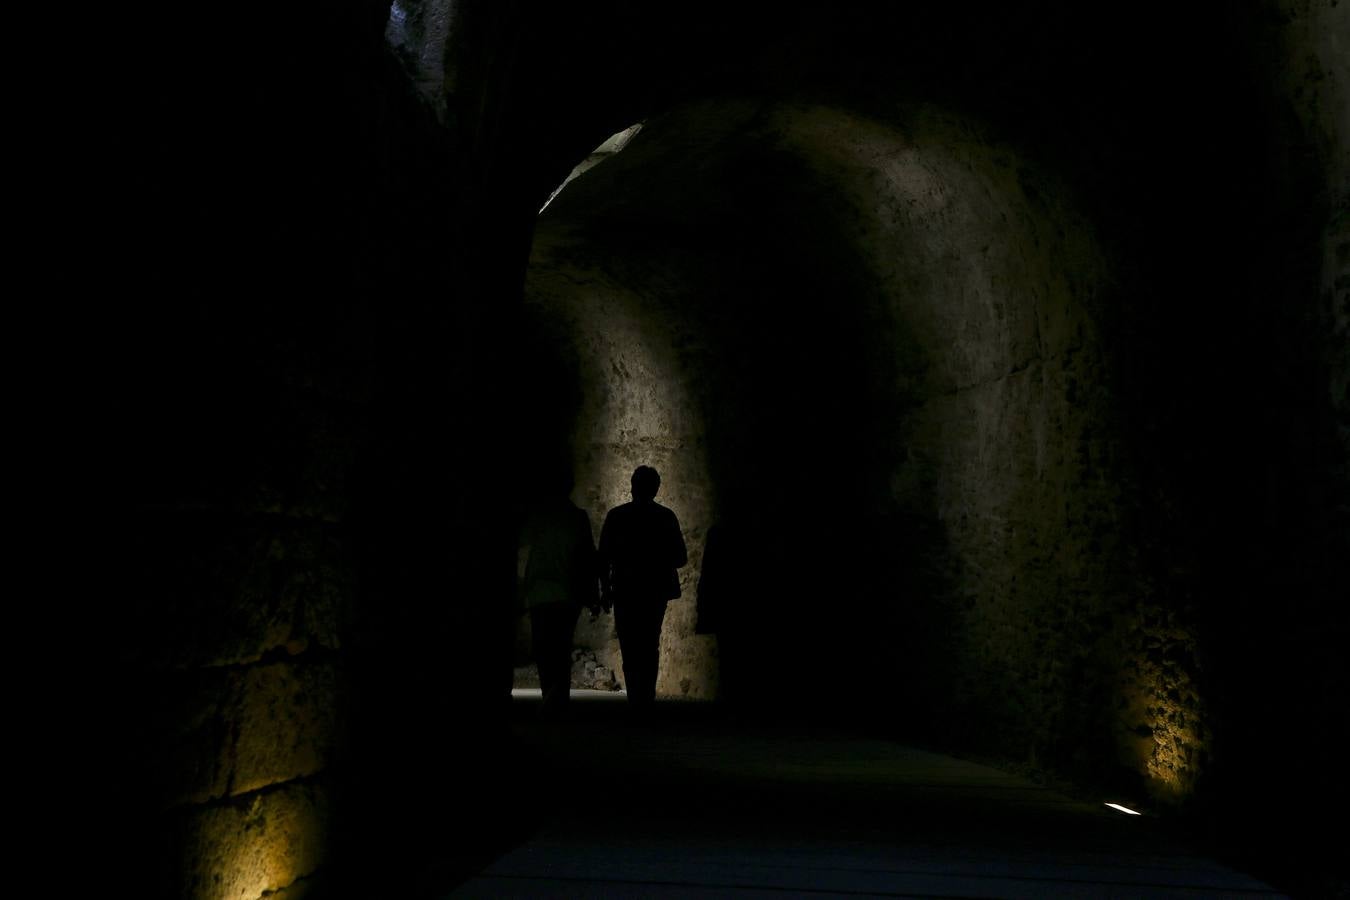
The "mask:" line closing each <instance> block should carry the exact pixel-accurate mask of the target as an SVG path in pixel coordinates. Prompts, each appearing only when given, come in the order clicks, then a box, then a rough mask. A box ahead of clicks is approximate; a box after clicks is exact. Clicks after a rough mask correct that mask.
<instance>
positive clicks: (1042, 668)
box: [524, 100, 1148, 755]
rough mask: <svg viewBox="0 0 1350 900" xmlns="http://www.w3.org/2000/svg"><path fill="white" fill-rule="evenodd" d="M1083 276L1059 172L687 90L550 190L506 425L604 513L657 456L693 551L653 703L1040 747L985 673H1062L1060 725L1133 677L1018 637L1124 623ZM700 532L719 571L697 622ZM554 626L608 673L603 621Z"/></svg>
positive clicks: (1081, 650)
mask: <svg viewBox="0 0 1350 900" xmlns="http://www.w3.org/2000/svg"><path fill="white" fill-rule="evenodd" d="M1102 277H1103V263H1102V262H1101V260H1100V256H1099V254H1098V252H1097V251H1096V249H1095V247H1094V244H1093V242H1092V239H1091V231H1090V229H1088V228H1086V227H1085V226H1084V225H1083V223H1082V222H1081V220H1080V219H1079V218H1078V217H1077V216H1076V214H1075V213H1074V212H1073V210H1072V207H1071V205H1070V204H1068V203H1067V202H1065V201H1064V199H1063V191H1062V190H1061V189H1060V188H1059V187H1058V186H1057V185H1056V183H1055V181H1054V179H1053V178H1051V177H1049V176H1047V175H1045V174H1043V173H1038V172H1036V171H1035V170H1034V168H1033V167H1032V166H1030V164H1028V163H1026V162H1025V161H1020V160H1017V158H1016V157H1015V156H1013V155H1012V154H1011V151H1009V150H1008V149H1007V148H1003V147H998V146H996V145H994V144H993V143H992V142H990V141H988V140H987V139H986V138H985V137H984V136H982V135H981V134H980V132H979V131H978V129H977V128H976V127H974V126H973V125H971V124H970V123H968V122H964V121H961V120H959V119H957V118H955V117H946V116H942V115H939V114H936V113H929V114H926V115H924V116H918V117H914V118H912V119H910V120H908V121H905V120H897V121H879V120H874V119H868V118H865V117H860V116H857V115H854V114H851V113H849V112H846V111H844V110H840V109H835V108H829V107H824V106H792V105H788V104H772V103H757V102H749V101H735V100H731V101H718V102H707V103H703V104H694V105H691V106H687V107H683V108H680V109H677V110H675V111H672V112H671V113H668V114H666V115H664V116H661V117H658V118H655V119H653V120H651V121H649V122H647V123H646V124H645V126H644V127H643V129H642V132H641V134H640V135H638V136H637V137H636V138H635V139H634V140H633V141H632V143H631V144H630V145H629V146H628V147H627V148H626V149H625V150H624V152H623V153H622V154H619V155H615V156H613V157H612V158H611V159H609V160H608V161H607V162H606V163H605V164H604V165H602V166H598V167H595V168H593V169H591V170H590V171H588V172H586V173H585V174H583V175H581V176H580V177H579V178H577V179H576V180H575V181H574V182H572V183H571V184H569V185H568V186H567V188H566V190H564V191H562V192H561V193H560V194H558V195H557V196H556V197H555V198H554V199H553V201H552V202H551V204H550V205H549V207H548V208H547V209H546V210H545V211H544V213H543V214H542V216H541V218H540V220H539V223H538V227H537V230H536V236H535V243H534V250H533V253H532V256H531V263H530V267H529V269H528V272H527V278H526V306H525V315H526V319H527V320H528V322H529V323H530V325H529V328H528V331H529V332H530V333H531V334H532V336H533V337H532V339H531V346H532V347H534V348H536V349H534V350H532V351H531V353H530V354H528V356H529V358H530V359H531V360H532V361H533V364H532V365H527V366H526V367H525V376H524V382H525V384H526V385H539V386H541V390H540V392H539V394H538V395H537V397H536V400H537V401H538V409H537V410H536V411H535V412H534V413H532V414H531V415H528V416H527V417H526V418H527V420H531V421H533V422H534V423H536V424H537V425H538V429H537V430H538V437H537V439H536V440H535V441H534V442H535V443H537V444H538V445H540V446H548V447H558V448H564V449H562V450H561V452H563V453H565V454H566V455H569V456H570V458H571V460H572V461H573V463H574V467H575V475H576V491H575V493H574V498H575V499H576V501H577V502H578V504H579V505H581V506H583V507H584V508H586V509H587V510H588V511H589V512H590V514H591V517H592V521H593V523H594V524H595V526H596V527H597V528H598V526H599V522H600V520H601V519H602V518H603V515H604V512H605V511H606V510H607V509H609V508H610V507H612V506H614V505H616V504H618V503H620V502H623V501H624V500H625V499H626V492H627V478H628V474H629V473H630V472H631V471H632V470H633V468H634V467H635V466H636V465H638V464H643V463H646V464H651V465H655V466H656V467H657V468H658V469H660V470H662V471H663V473H665V480H664V486H663V493H662V497H661V498H659V499H661V500H662V502H664V503H666V504H667V505H669V506H671V507H672V509H674V510H675V511H676V513H677V514H678V515H679V517H680V520H681V522H682V523H683V524H684V529H685V535H686V540H687V542H688V543H689V545H690V547H691V551H692V555H691V563H690V565H689V566H688V567H686V569H685V570H683V575H682V581H683V582H684V585H683V586H684V595H683V599H681V600H680V601H677V602H675V603H674V604H672V606H671V611H670V613H669V614H668V618H667V624H666V628H665V631H664V632H663V639H662V675H661V680H660V683H659V688H658V689H659V693H660V694H661V695H664V696H667V697H688V698H706V699H711V698H714V697H717V696H719V695H720V694H730V695H733V696H735V695H739V697H740V698H741V699H742V700H744V701H746V702H748V703H751V704H752V705H754V706H757V707H761V708H773V707H775V706H778V707H782V708H784V709H787V708H790V709H792V710H793V711H794V714H798V715H800V714H801V712H802V709H803V708H809V709H816V710H817V711H818V712H823V711H824V710H826V709H829V710H832V711H833V712H834V713H836V714H839V715H841V716H848V715H852V714H854V713H855V712H856V710H857V709H859V708H862V707H864V706H874V705H875V704H877V703H881V704H882V705H884V706H886V707H888V708H892V709H895V710H897V711H900V710H903V713H899V712H897V716H896V721H892V722H887V723H878V724H879V725H880V726H881V727H882V728H885V729H892V730H896V731H928V730H933V729H936V730H938V731H940V732H948V731H952V730H955V731H960V730H961V720H962V719H963V715H962V714H960V713H955V712H954V711H955V710H963V709H970V708H972V707H978V708H980V710H981V713H982V714H983V716H984V717H985V720H986V721H988V720H990V719H992V720H994V721H997V722H998V723H999V725H998V728H997V729H995V731H994V732H993V734H990V733H989V732H987V731H984V730H983V729H982V732H981V733H980V734H963V735H962V738H963V739H975V740H994V741H999V742H1006V741H1008V740H1010V739H1011V740H1013V741H1015V742H1022V743H1024V744H1025V745H1026V746H1027V747H1028V748H1029V752H1031V753H1032V754H1033V755H1034V754H1035V753H1037V752H1042V753H1044V752H1046V750H1045V747H1046V746H1048V745H1050V744H1052V743H1054V742H1055V741H1056V740H1057V738H1056V737H1055V732H1056V730H1057V729H1059V728H1063V727H1065V726H1066V723H1065V722H1064V721H1062V717H1063V716H1064V715H1065V713H1064V710H1063V709H1062V708H1057V709H1055V710H1051V709H1048V708H1046V707H1045V705H1044V704H1045V702H1046V701H1045V700H1044V699H1038V698H1037V697H1035V696H1033V695H1032V694H1031V693H1030V692H1029V691H1028V692H1027V693H1026V694H1023V695H1021V696H1019V695H1018V691H1017V689H1016V688H1013V689H1012V690H1010V689H1009V685H1017V684H1028V683H1031V682H1034V681H1035V680H1036V679H1038V678H1051V679H1056V683H1057V684H1058V688H1057V690H1058V691H1060V692H1061V694H1060V695H1059V696H1057V697H1056V698H1055V700H1054V701H1053V702H1054V703H1056V704H1066V702H1067V705H1068V706H1070V707H1073V708H1075V709H1077V710H1078V712H1079V713H1080V714H1082V713H1086V711H1087V710H1089V709H1091V708H1093V704H1094V702H1095V699H1094V697H1093V696H1092V693H1093V692H1101V691H1104V690H1107V689H1108V685H1109V686H1110V688H1111V689H1114V688H1115V687H1116V686H1117V685H1118V683H1119V682H1120V681H1121V680H1122V679H1127V678H1128V676H1125V675H1124V674H1122V672H1121V671H1120V670H1119V668H1113V667H1112V665H1111V664H1103V663H1101V662H1100V660H1102V659H1104V658H1105V659H1111V658H1112V655H1111V654H1106V653H1102V652H1101V651H1102V646H1101V644H1102V642H1104V641H1109V640H1111V639H1112V638H1111V635H1110V629H1105V630H1103V631H1102V632H1100V633H1099V634H1098V635H1097V636H1095V637H1093V638H1090V639H1085V638H1084V635H1082V634H1080V633H1060V634H1057V635H1055V634H1050V635H1049V636H1047V633H1046V632H1045V630H1044V628H1043V627H1042V624H1041V623H1043V621H1044V620H1045V619H1047V618H1049V617H1051V616H1054V617H1060V616H1063V617H1067V618H1068V619H1069V620H1078V619H1082V620H1087V619H1093V620H1094V621H1099V622H1100V621H1103V620H1107V621H1109V620H1111V619H1112V618H1113V617H1114V616H1115V615H1117V613H1118V612H1120V610H1119V609H1118V608H1116V607H1113V605H1112V604H1113V603H1116V602H1118V601H1119V600H1120V598H1119V596H1118V594H1115V593H1113V592H1112V591H1111V590H1109V589H1108V588H1107V585H1108V584H1113V583H1119V581H1118V580H1117V579H1118V578H1119V574H1120V572H1119V566H1120V565H1121V562H1120V560H1119V559H1117V558H1115V557H1114V556H1113V550H1112V545H1113V541H1112V538H1111V529H1112V527H1113V526H1112V524H1111V521H1110V520H1112V519H1117V518H1119V516H1120V515H1121V507H1122V505H1123V502H1122V500H1121V498H1120V496H1119V494H1118V492H1117V491H1116V489H1115V486H1114V484H1113V481H1112V477H1113V474H1112V473H1111V472H1110V471H1109V470H1107V469H1103V468H1101V467H1102V466H1103V461H1104V460H1105V459H1106V458H1107V456H1108V452H1107V450H1106V449H1105V447H1106V445H1107V444H1108V443H1109V442H1110V440H1111V432H1110V428H1111V425H1110V423H1109V422H1108V420H1107V418H1106V416H1105V415H1104V413H1103V410H1102V407H1101V403H1102V398H1103V397H1104V396H1105V395H1106V393H1107V392H1108V391H1109V388H1110V386H1109V384H1108V383H1107V382H1108V379H1109V375H1108V372H1107V370H1106V368H1105V365H1104V362H1103V359H1102V355H1101V352H1100V349H1099V347H1098V346H1097V336H1096V325H1095V315H1096V311H1095V309H1094V304H1095V303H1096V302H1097V292H1098V285H1099V282H1100V280H1101V279H1102ZM560 385H566V386H568V387H567V388H565V389H563V388H560ZM527 393H529V391H527ZM562 410H565V411H566V412H565V413H561V412H560V411H562ZM1094 466H1096V467H1098V468H1097V469H1096V470H1094V469H1093V467H1094ZM715 524H716V525H719V526H721V528H722V529H723V533H724V534H725V535H728V536H730V537H731V538H732V540H731V541H730V542H729V545H730V546H731V547H732V548H733V549H732V553H733V554H734V556H735V557H736V558H737V562H738V563H740V566H739V567H738V571H739V573H740V577H739V578H738V582H737V589H736V593H737V594H738V596H737V598H736V601H735V604H736V607H735V610H734V611H733V613H732V615H731V616H730V618H729V620H728V621H726V622H723V623H722V625H721V627H719V628H718V629H717V632H718V633H717V635H716V637H715V638H714V637H712V636H710V635H706V634H698V633H696V630H695V626H696V623H697V619H698V610H697V602H696V600H697V592H696V585H697V581H698V578H699V574H700V572H701V561H702V560H701V551H702V549H703V548H704V546H705V543H706V540H707V534H708V530H709V529H710V528H711V527H712V526H714V525H715ZM1066 562H1067V563H1068V564H1069V565H1068V568H1069V569H1070V570H1071V571H1072V572H1073V575H1072V576H1070V577H1069V578H1066V577H1065V576H1064V574H1063V568H1062V567H1063V565H1064V564H1065V563H1066ZM1089 597H1090V598H1092V599H1090V600H1089V599H1086V598H1089ZM977 598H978V599H977ZM578 642H579V644H580V645H581V646H582V647H584V648H590V649H593V650H595V651H596V652H597V654H598V655H599V657H600V661H601V663H602V664H604V665H606V666H608V667H609V668H611V669H618V668H619V662H618V657H617V642H616V641H615V640H614V639H613V637H612V630H611V629H610V627H609V623H608V622H607V621H605V620H603V619H602V620H601V621H600V622H599V623H595V624H590V623H586V622H584V621H583V624H582V626H581V627H579V629H578ZM1066 666H1067V667H1068V670H1067V671H1065V667H1066ZM736 682H739V683H736ZM1134 689H1135V690H1137V691H1143V690H1148V686H1147V685H1135V686H1134ZM1077 692H1083V693H1082V694H1081V695H1077V696H1075V694H1076V693H1077ZM1038 704H1039V706H1038ZM1057 719H1058V720H1057ZM1076 724H1081V723H1076ZM1075 727H1076V726H1075ZM1116 727H1117V728H1118V729H1119V730H1121V731H1126V730H1128V728H1127V727H1125V726H1123V725H1119V724H1118V725H1117V726H1116ZM1129 727H1134V726H1133V725H1132V726H1129ZM1108 731H1110V729H1108ZM995 735H996V736H995ZM1038 747H1039V748H1040V749H1039V751H1038V749H1037V748H1038ZM1113 752H1114V751H1113Z"/></svg>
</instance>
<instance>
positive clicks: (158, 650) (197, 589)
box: [122, 515, 351, 667]
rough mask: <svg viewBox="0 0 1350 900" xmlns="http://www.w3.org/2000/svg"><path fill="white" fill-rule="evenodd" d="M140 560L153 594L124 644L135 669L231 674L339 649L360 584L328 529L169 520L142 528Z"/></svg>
mask: <svg viewBox="0 0 1350 900" xmlns="http://www.w3.org/2000/svg"><path fill="white" fill-rule="evenodd" d="M139 555H140V559H139V561H138V562H139V565H140V568H141V570H142V573H143V576H144V579H145V590H144V591H143V592H142V593H141V594H140V595H139V598H138V608H137V609H136V610H135V617H134V619H133V621H134V622H135V627H134V629H132V630H128V632H127V633H126V634H125V635H124V636H123V638H122V640H123V643H124V645H125V646H124V648H123V655H124V657H126V658H128V660H129V661H135V662H140V663H144V664H149V665H155V666H172V667H196V666H221V665H231V664H238V663H247V662H252V661H254V660H257V659H258V658H260V657H261V656H262V655H263V654H264V653H266V652H267V651H269V650H273V649H276V648H280V647H286V646H288V645H289V646H291V647H293V648H295V649H297V650H298V649H301V648H303V647H305V646H307V645H308V644H310V643H317V644H319V645H322V646H326V647H336V646H337V644H338V630H339V621H340V618H341V616H342V615H343V610H344V609H345V608H346V603H347V602H348V599H349V597H350V593H351V586H350V577H349V574H348V571H347V567H346V564H345V562H344V561H343V558H342V555H341V547H340V545H339V544H338V542H337V541H336V540H334V539H332V538H331V537H330V536H329V534H328V532H327V530H326V529H325V528H324V526H321V525H312V526H294V525H290V524H286V523H271V522H263V523H247V524H246V523H240V522H238V521H233V520H230V521H223V520H221V519H219V518H217V517H215V516H214V515H211V516H206V517H204V518H202V519H193V520H188V519H185V518H183V517H181V516H176V517H175V516H169V517H166V518H165V519H164V520H163V521H159V522H156V523H154V525H153V526H146V527H144V528H143V529H142V530H141V533H140V542H139Z"/></svg>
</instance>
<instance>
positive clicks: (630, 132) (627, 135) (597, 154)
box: [539, 122, 642, 213]
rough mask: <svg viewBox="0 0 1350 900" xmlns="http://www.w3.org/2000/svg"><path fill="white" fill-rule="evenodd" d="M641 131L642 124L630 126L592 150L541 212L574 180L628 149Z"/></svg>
mask: <svg viewBox="0 0 1350 900" xmlns="http://www.w3.org/2000/svg"><path fill="white" fill-rule="evenodd" d="M641 130H642V123H641V122H639V123H637V124H636V125H630V126H629V127H627V128H625V129H624V130H623V131H618V132H615V133H614V134H611V135H610V136H609V137H608V138H606V139H605V141H604V143H602V144H601V145H600V146H599V147H596V148H595V149H594V150H592V151H591V153H590V155H589V156H587V157H586V158H585V159H583V160H582V161H581V162H579V163H577V165H576V167H575V168H573V169H572V171H571V173H570V174H569V175H568V176H567V177H566V178H564V179H563V183H562V184H560V185H558V187H557V189H556V190H554V192H553V193H551V194H549V195H548V199H547V200H545V201H544V205H543V206H541V207H539V212H540V213H542V212H543V211H544V210H546V209H548V205H549V204H550V203H552V202H553V198H554V197H556V196H558V195H559V194H561V193H562V189H563V188H565V187H567V185H568V184H570V183H571V182H572V179H574V178H576V177H578V176H580V175H581V174H582V173H583V172H585V171H586V170H588V169H593V168H595V167H596V166H598V165H600V163H602V162H604V161H605V160H607V159H609V158H610V157H611V156H613V155H614V154H616V153H618V152H619V151H620V150H622V149H623V148H624V147H627V146H628V142H629V141H631V140H632V139H633V138H635V137H637V133H638V132H639V131H641Z"/></svg>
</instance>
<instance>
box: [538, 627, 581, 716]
mask: <svg viewBox="0 0 1350 900" xmlns="http://www.w3.org/2000/svg"><path fill="white" fill-rule="evenodd" d="M579 612H580V610H578V609H576V608H575V607H572V606H570V605H568V604H563V603H556V604H554V603H550V604H546V605H544V606H538V607H535V608H534V609H532V610H531V611H530V626H531V628H532V629H533V630H534V658H535V663H536V664H537V665H538V666H539V687H540V693H542V694H543V708H544V709H546V710H555V709H560V708H562V707H563V706H565V705H566V704H567V701H568V699H569V698H570V691H571V687H572V633H573V632H574V631H575V630H576V625H577V616H578V614H579Z"/></svg>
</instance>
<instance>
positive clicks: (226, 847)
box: [179, 784, 329, 900]
mask: <svg viewBox="0 0 1350 900" xmlns="http://www.w3.org/2000/svg"><path fill="white" fill-rule="evenodd" d="M328 817H329V803H328V798H327V796H326V793H325V791H324V790H323V788H322V787H320V786H317V785H309V784H293V785H288V786H286V787H283V788H280V789H277V790H275V791H268V792H266V793H261V794H255V795H252V796H250V797H245V798H240V799H239V800H238V801H235V802H227V803H223V804H221V805H218V806H211V807H207V808H202V809H197V810H193V811H192V812H190V813H188V814H186V821H185V822H184V823H183V825H182V831H181V835H182V837H181V842H180V844H179V847H180V850H179V852H180V853H181V859H182V875H181V890H180V896H182V897H185V898H191V900H257V898H259V897H262V896H263V895H264V893H266V892H268V891H279V890H281V889H283V888H287V887H289V886H291V885H293V884H294V883H295V882H296V881H297V880H298V879H300V878H303V877H305V876H308V875H310V874H312V873H314V872H315V871H316V870H317V869H318V868H319V866H320V865H321V864H322V863H323V861H324V854H325V851H326V848H327V844H328V822H329V818H328Z"/></svg>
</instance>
